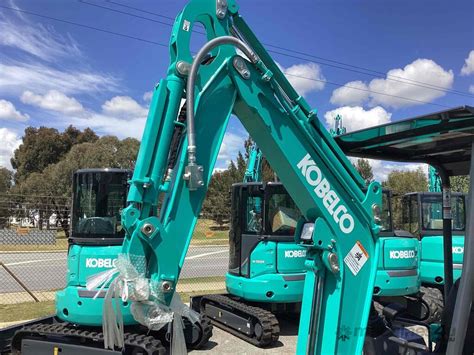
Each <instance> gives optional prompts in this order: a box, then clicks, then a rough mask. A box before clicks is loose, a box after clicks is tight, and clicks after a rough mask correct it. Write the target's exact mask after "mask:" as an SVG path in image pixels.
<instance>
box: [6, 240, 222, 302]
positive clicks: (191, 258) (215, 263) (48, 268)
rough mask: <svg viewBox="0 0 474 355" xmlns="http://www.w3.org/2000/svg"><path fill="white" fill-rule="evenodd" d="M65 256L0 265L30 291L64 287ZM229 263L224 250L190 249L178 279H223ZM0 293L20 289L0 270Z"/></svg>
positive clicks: (11, 258)
mask: <svg viewBox="0 0 474 355" xmlns="http://www.w3.org/2000/svg"><path fill="white" fill-rule="evenodd" d="M66 258H67V255H66V253H65V252H55V253H43V252H38V253H0V261H1V262H3V263H4V264H5V265H6V266H7V267H8V268H9V269H10V270H11V271H12V272H13V273H14V274H15V275H16V276H17V277H18V278H19V279H20V280H21V281H22V282H24V283H25V284H26V286H27V287H28V288H30V289H31V290H33V291H40V290H54V289H59V288H62V287H64V283H65V277H66V276H65V275H66V270H67V265H66ZM228 262H229V255H228V247H227V246H191V247H190V248H189V251H188V255H187V256H186V263H185V264H184V268H183V271H182V273H181V278H182V279H186V278H194V277H207V276H224V275H225V272H226V271H227V265H228ZM0 280H1V284H2V287H1V292H2V293H3V292H20V291H22V288H21V287H20V286H19V285H18V284H17V283H16V282H15V281H14V280H13V279H12V277H11V276H10V275H8V274H7V273H6V272H5V270H3V269H1V270H0Z"/></svg>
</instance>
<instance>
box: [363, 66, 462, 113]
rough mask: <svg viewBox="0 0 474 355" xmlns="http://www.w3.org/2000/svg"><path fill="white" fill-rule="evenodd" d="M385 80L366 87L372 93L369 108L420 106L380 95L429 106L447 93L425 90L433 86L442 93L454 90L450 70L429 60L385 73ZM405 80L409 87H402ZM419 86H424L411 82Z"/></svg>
mask: <svg viewBox="0 0 474 355" xmlns="http://www.w3.org/2000/svg"><path fill="white" fill-rule="evenodd" d="M387 77H388V78H392V79H395V80H397V81H395V80H388V79H374V80H372V81H371V82H370V84H369V89H370V91H371V93H370V95H371V98H372V99H371V104H372V105H374V106H375V105H384V106H387V107H403V106H413V105H420V104H422V103H418V102H415V101H409V100H404V99H402V98H398V97H393V96H387V95H380V94H378V93H384V94H388V95H394V96H401V97H404V98H409V99H414V100H419V101H425V102H431V101H433V100H435V99H437V98H439V97H442V96H444V95H446V92H444V91H442V90H441V91H440V90H439V89H431V88H427V87H426V86H430V85H431V86H436V87H440V88H442V89H450V88H451V87H452V86H453V81H454V74H453V71H452V70H444V69H443V68H442V67H441V66H440V65H438V64H436V63H435V62H434V61H432V60H430V59H417V60H415V61H414V62H412V63H410V64H408V65H406V66H405V67H404V68H403V69H392V70H389V71H388V72H387ZM404 79H407V81H408V80H410V83H402V82H400V81H403V80H404ZM414 81H417V82H422V83H423V84H421V85H423V86H420V84H418V85H413V82H414Z"/></svg>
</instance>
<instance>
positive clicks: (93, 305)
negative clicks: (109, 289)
mask: <svg viewBox="0 0 474 355" xmlns="http://www.w3.org/2000/svg"><path fill="white" fill-rule="evenodd" d="M121 249H122V247H121V246H120V245H117V246H103V245H100V246H84V245H75V244H72V245H71V246H70V248H69V251H68V269H67V275H66V288H64V289H63V290H60V291H58V292H56V316H57V317H58V318H60V319H62V320H64V321H66V322H70V323H75V324H82V325H88V326H101V325H102V307H103V300H104V292H102V293H101V294H99V296H100V297H97V298H95V299H94V296H95V295H96V294H97V292H98V291H99V290H92V291H88V290H87V289H86V282H87V278H89V277H91V276H94V275H96V274H97V273H100V272H103V271H106V270H109V269H111V268H113V267H114V262H115V260H116V258H117V255H118V254H119V253H120V251H121ZM118 304H119V305H120V307H121V311H122V314H123V319H124V324H126V325H130V324H136V321H135V320H134V319H133V316H132V314H131V312H130V304H129V303H128V302H122V301H119V303H118Z"/></svg>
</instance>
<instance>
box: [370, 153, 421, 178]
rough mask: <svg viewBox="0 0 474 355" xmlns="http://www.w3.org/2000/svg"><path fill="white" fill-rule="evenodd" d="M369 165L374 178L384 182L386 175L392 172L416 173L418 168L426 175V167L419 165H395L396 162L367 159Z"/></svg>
mask: <svg viewBox="0 0 474 355" xmlns="http://www.w3.org/2000/svg"><path fill="white" fill-rule="evenodd" d="M369 160H370V164H371V165H372V171H373V172H374V178H375V179H376V180H377V181H379V182H382V181H386V180H387V178H388V175H389V174H390V173H391V172H392V171H394V170H401V171H416V170H418V169H419V168H421V170H423V172H424V173H425V174H428V165H427V164H421V163H396V162H387V161H381V160H373V159H369Z"/></svg>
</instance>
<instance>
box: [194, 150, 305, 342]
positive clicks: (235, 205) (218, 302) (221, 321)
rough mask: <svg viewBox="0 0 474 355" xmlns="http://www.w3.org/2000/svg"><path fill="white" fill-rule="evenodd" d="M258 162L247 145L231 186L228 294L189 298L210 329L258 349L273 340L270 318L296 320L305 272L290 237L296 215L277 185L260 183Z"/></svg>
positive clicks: (275, 326)
mask: <svg viewBox="0 0 474 355" xmlns="http://www.w3.org/2000/svg"><path fill="white" fill-rule="evenodd" d="M262 163H263V155H262V152H261V150H260V149H259V148H258V147H257V145H256V144H253V145H252V147H251V149H250V151H249V157H248V161H247V169H246V171H245V174H244V178H243V182H242V183H235V184H233V185H232V202H231V219H230V231H229V247H230V248H229V254H230V255H229V270H228V272H227V274H226V289H227V292H228V293H227V294H223V295H201V296H196V297H192V299H191V304H192V308H193V309H194V310H196V311H198V312H199V313H201V314H204V315H206V316H207V317H208V318H209V319H210V320H211V321H212V323H213V324H214V325H216V326H218V327H219V328H222V329H224V330H226V331H228V332H230V333H231V334H233V335H236V336H238V337H240V338H242V339H244V340H246V341H248V342H250V343H251V344H254V345H256V346H259V347H265V346H268V345H271V344H273V343H275V342H276V341H277V340H278V337H279V334H280V326H279V321H278V319H277V317H276V315H278V314H280V315H283V314H284V315H285V318H287V319H292V320H293V321H295V320H297V319H298V317H299V311H300V308H301V300H302V297H303V287H304V277H305V272H306V270H305V265H304V263H305V260H306V249H305V248H304V247H302V246H300V245H297V244H296V242H295V237H294V233H295V229H296V225H297V222H298V220H299V218H300V217H301V213H300V212H299V210H298V207H297V206H296V204H295V202H294V201H293V200H292V198H291V197H290V195H289V194H288V193H287V192H286V190H285V188H284V187H283V185H282V183H280V182H266V183H263V182H262ZM249 323H251V324H252V323H253V324H255V325H254V326H253V327H248V326H247V324H249Z"/></svg>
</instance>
